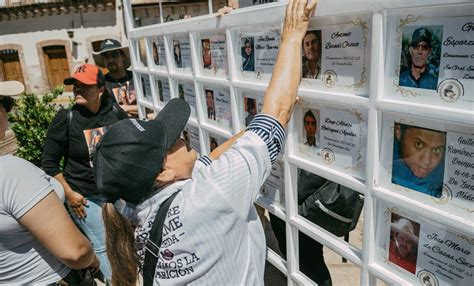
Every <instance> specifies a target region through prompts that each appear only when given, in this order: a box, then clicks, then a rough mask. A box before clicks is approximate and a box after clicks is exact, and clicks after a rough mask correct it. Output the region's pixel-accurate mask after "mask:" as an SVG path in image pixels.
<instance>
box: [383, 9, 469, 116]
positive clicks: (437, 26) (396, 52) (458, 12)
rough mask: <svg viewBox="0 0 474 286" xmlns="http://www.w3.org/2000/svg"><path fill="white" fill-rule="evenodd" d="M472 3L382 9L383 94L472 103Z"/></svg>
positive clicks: (462, 104)
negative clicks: (384, 35) (384, 32)
mask: <svg viewBox="0 0 474 286" xmlns="http://www.w3.org/2000/svg"><path fill="white" fill-rule="evenodd" d="M472 7H473V6H472V4H471V5H468V6H466V9H456V8H455V7H444V8H442V7H431V8H430V9H418V8H412V9H407V10H406V11H390V12H388V14H387V17H386V19H385V20H386V22H387V25H386V26H387V38H386V39H387V43H386V46H387V51H386V52H387V56H386V65H387V68H386V69H385V80H386V81H385V82H386V83H387V85H386V90H385V92H384V95H383V96H384V97H387V98H392V99H396V100H402V101H405V102H413V103H418V104H426V105H435V106H442V107H449V108H456V109H463V110H473V109H474V93H472V92H470V91H471V90H472V89H473V88H474V68H473V67H474V57H473V56H472V46H473V44H472V43H473V39H474V37H473V35H472V30H473V29H472V26H473V24H472V23H473V21H472V15H471V16H468V15H469V14H466V12H467V10H469V8H472ZM471 10H472V9H471ZM471 14H472V13H471Z"/></svg>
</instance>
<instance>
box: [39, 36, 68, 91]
mask: <svg viewBox="0 0 474 286" xmlns="http://www.w3.org/2000/svg"><path fill="white" fill-rule="evenodd" d="M43 57H44V63H45V66H46V73H47V76H48V83H49V88H50V89H51V90H53V89H54V88H55V87H56V86H58V85H62V84H63V81H64V79H65V78H66V77H69V76H70V75H71V72H70V71H69V63H68V59H67V55H66V49H65V47H64V46H62V45H56V46H47V47H43ZM65 90H66V91H71V90H72V87H71V86H65Z"/></svg>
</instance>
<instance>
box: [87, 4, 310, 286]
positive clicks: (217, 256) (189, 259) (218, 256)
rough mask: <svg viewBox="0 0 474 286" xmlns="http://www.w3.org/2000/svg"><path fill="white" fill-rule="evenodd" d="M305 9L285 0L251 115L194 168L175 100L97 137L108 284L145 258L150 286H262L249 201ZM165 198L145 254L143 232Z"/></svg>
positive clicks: (268, 158) (290, 96) (290, 72)
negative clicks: (157, 231) (126, 210)
mask: <svg viewBox="0 0 474 286" xmlns="http://www.w3.org/2000/svg"><path fill="white" fill-rule="evenodd" d="M315 6H316V1H313V2H311V3H309V4H308V1H306V0H290V1H289V4H288V7H287V11H286V17H285V23H284V27H283V32H282V41H281V44H280V51H279V55H278V58H277V61H276V64H275V69H274V72H273V75H272V79H271V81H270V85H269V87H268V89H267V91H266V93H265V97H264V104H263V108H262V112H261V114H259V115H256V116H255V118H254V120H253V121H252V122H251V123H250V124H249V126H248V127H247V128H246V129H245V130H243V131H241V132H240V133H239V134H237V135H235V136H234V137H232V138H231V139H229V140H228V141H226V142H225V143H223V144H221V145H220V146H219V147H217V148H216V149H215V150H214V151H213V152H212V153H211V154H210V155H209V156H205V157H202V158H201V159H199V160H196V152H195V151H194V150H192V149H191V148H189V147H188V146H187V145H186V144H185V142H184V141H183V140H182V139H180V138H179V137H180V134H181V133H182V131H183V129H184V128H185V126H186V123H187V121H188V118H189V115H190V108H189V105H188V104H187V103H186V102H185V101H183V100H181V99H178V98H176V99H173V100H171V101H169V102H168V104H167V105H166V106H165V107H164V108H163V109H162V111H161V112H160V113H159V114H158V115H157V117H156V118H155V119H154V120H151V121H142V120H136V119H130V120H123V121H120V122H118V123H116V124H114V125H113V126H112V127H111V128H110V129H109V131H108V132H107V133H106V134H105V135H104V137H103V138H102V141H101V142H100V144H99V145H98V146H97V154H96V157H95V160H94V172H95V178H96V183H97V187H98V189H99V191H100V192H101V194H103V195H104V196H106V197H107V198H108V203H107V204H105V205H104V207H103V216H104V222H105V227H106V241H107V245H106V248H107V254H108V256H109V260H110V263H111V266H112V284H113V285H134V284H136V282H137V279H138V271H139V269H140V268H142V267H144V261H146V260H147V259H148V258H149V257H152V256H154V257H156V258H157V263H156V266H155V268H154V269H152V270H154V271H153V272H152V275H151V276H152V278H151V279H152V280H153V282H154V283H153V284H155V285H158V284H174V285H201V284H207V285H263V277H264V265H265V253H266V246H265V235H264V231H263V228H262V225H261V223H260V221H259V218H258V215H257V212H256V210H255V207H254V203H255V201H256V198H257V195H258V193H259V190H260V187H261V186H262V184H263V183H264V181H265V180H266V178H267V177H268V175H269V174H270V172H271V166H272V164H273V163H274V162H275V161H276V159H277V156H278V154H279V153H280V151H281V150H282V148H283V145H284V138H285V131H284V128H285V127H286V126H287V123H288V121H289V119H290V117H291V114H292V111H293V106H294V104H295V101H296V94H297V88H298V85H299V82H300V78H301V59H302V56H301V43H302V39H303V37H304V35H305V33H306V30H307V27H308V21H309V15H310V13H311V12H312V10H313V9H314V8H315ZM175 194H176V196H175V197H174V199H173V200H172V203H171V205H170V206H169V208H168V211H167V215H166V218H165V220H164V227H163V229H162V231H163V232H162V240H161V244H160V245H159V249H154V247H151V246H152V245H153V244H152V243H150V242H151V241H152V240H153V241H155V240H156V237H151V238H150V229H151V228H152V226H153V224H154V221H155V217H156V215H157V212H158V211H159V210H160V207H161V206H162V205H163V203H164V202H165V201H166V200H167V199H168V198H169V197H171V196H172V195H175ZM120 198H121V199H124V200H125V201H127V202H128V203H129V204H131V205H132V207H131V212H132V220H133V223H132V222H130V221H129V220H128V219H127V218H126V217H124V216H123V215H122V214H120V213H119V211H118V210H117V209H115V207H114V204H113V203H114V202H116V201H117V200H118V199H120ZM149 238H150V239H149ZM145 246H146V247H145ZM155 247H156V246H155ZM146 265H148V264H145V268H146V267H147V266H146ZM147 273H148V272H147V271H145V273H144V276H145V274H147ZM145 284H146V282H145Z"/></svg>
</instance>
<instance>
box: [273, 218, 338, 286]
mask: <svg viewBox="0 0 474 286" xmlns="http://www.w3.org/2000/svg"><path fill="white" fill-rule="evenodd" d="M270 222H271V225H272V228H273V233H274V234H275V237H276V239H277V240H278V246H279V247H280V251H281V252H282V253H283V255H284V257H285V259H286V235H285V229H286V228H285V222H284V221H282V220H281V219H279V218H278V217H276V216H274V215H273V214H271V213H270ZM298 240H299V250H298V251H299V257H300V261H299V262H300V270H301V272H303V273H304V274H305V275H306V276H308V277H309V278H310V279H311V280H313V281H314V282H316V283H318V284H319V285H332V283H331V274H330V273H329V270H328V268H327V266H326V263H325V262H324V255H323V245H322V244H320V243H319V242H317V241H316V240H313V239H312V238H310V237H309V236H307V235H305V234H304V233H302V232H300V233H299V234H298Z"/></svg>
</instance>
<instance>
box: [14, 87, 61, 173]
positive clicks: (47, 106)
mask: <svg viewBox="0 0 474 286" xmlns="http://www.w3.org/2000/svg"><path fill="white" fill-rule="evenodd" d="M63 90H64V87H63V86H57V87H56V88H55V89H54V90H53V91H52V92H51V93H47V94H45V95H44V96H43V97H39V96H37V95H35V94H34V93H25V94H24V95H23V96H22V97H20V98H19V99H17V100H16V102H15V108H14V110H13V112H11V113H10V114H9V120H10V122H12V123H14V124H13V126H12V130H13V131H14V132H15V136H16V140H17V142H18V150H17V153H16V155H17V156H18V157H21V158H23V159H25V160H27V161H30V162H31V163H33V164H35V165H36V166H38V167H40V166H41V158H42V154H43V145H44V141H45V138H46V131H47V130H48V127H49V125H50V124H51V122H52V120H53V118H54V116H55V115H56V112H57V108H56V106H57V105H56V104H55V103H53V100H54V99H56V98H57V97H58V96H59V95H61V94H62V93H63Z"/></svg>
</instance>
